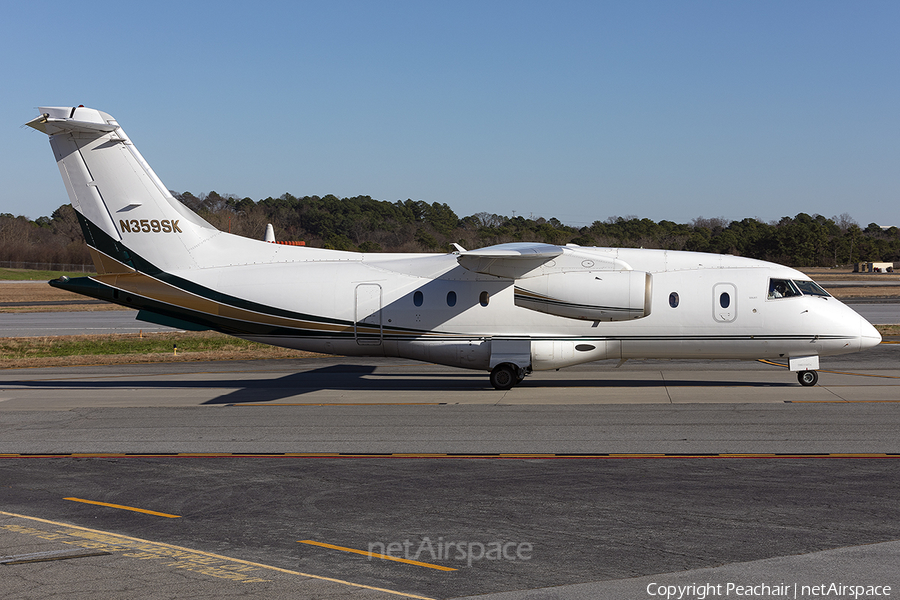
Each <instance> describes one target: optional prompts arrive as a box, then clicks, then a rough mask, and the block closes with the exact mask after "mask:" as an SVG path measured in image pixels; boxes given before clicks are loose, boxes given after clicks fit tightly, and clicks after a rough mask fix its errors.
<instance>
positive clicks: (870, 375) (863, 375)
mask: <svg viewBox="0 0 900 600" xmlns="http://www.w3.org/2000/svg"><path fill="white" fill-rule="evenodd" d="M819 373H834V374H836V375H857V376H859V377H883V378H884V379H900V377H897V376H896V375H873V374H871V373H849V372H847V371H826V370H824V369H820V370H819Z"/></svg>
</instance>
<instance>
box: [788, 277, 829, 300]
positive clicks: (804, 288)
mask: <svg viewBox="0 0 900 600" xmlns="http://www.w3.org/2000/svg"><path fill="white" fill-rule="evenodd" d="M794 285H796V286H797V287H798V288H799V289H800V291H801V292H803V295H804V296H825V297H826V298H827V297H830V296H831V294H829V293H828V292H826V291H825V290H823V289H822V288H821V287H819V284H817V283H816V282H815V281H807V280H804V279H795V280H794Z"/></svg>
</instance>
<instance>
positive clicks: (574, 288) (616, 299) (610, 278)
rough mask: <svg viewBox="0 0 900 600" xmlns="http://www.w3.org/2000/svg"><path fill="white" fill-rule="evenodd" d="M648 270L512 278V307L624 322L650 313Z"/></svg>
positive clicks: (586, 272)
mask: <svg viewBox="0 0 900 600" xmlns="http://www.w3.org/2000/svg"><path fill="white" fill-rule="evenodd" d="M651 281H652V278H651V276H650V273H645V272H643V271H576V272H571V271H570V272H563V273H550V274H548V275H540V276H538V277H529V278H527V279H518V280H516V286H515V303H516V306H521V307H522V308H528V309H531V310H536V311H539V312H543V313H548V314H551V315H556V316H559V317H569V318H572V319H583V320H586V321H628V320H631V319H639V318H641V317H646V316H647V315H649V314H650V288H651Z"/></svg>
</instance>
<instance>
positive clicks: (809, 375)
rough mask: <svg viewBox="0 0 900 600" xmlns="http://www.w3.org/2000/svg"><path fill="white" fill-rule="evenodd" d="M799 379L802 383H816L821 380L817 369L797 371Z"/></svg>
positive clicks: (807, 384)
mask: <svg viewBox="0 0 900 600" xmlns="http://www.w3.org/2000/svg"><path fill="white" fill-rule="evenodd" d="M797 381H799V382H800V385H806V386H809V385H816V383H817V382H818V381H819V374H818V373H817V372H816V371H797Z"/></svg>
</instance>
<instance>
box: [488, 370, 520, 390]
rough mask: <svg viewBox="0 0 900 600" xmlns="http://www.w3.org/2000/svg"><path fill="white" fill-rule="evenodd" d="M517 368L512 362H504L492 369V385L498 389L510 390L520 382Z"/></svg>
mask: <svg viewBox="0 0 900 600" xmlns="http://www.w3.org/2000/svg"><path fill="white" fill-rule="evenodd" d="M516 371H517V369H516V368H515V367H513V366H512V365H510V364H506V363H504V364H502V365H497V366H496V367H494V370H493V371H491V385H492V386H494V389H497V390H508V389H510V388H511V387H512V386H514V385H516V384H517V383H518V382H519V374H518V373H517V372H516Z"/></svg>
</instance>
